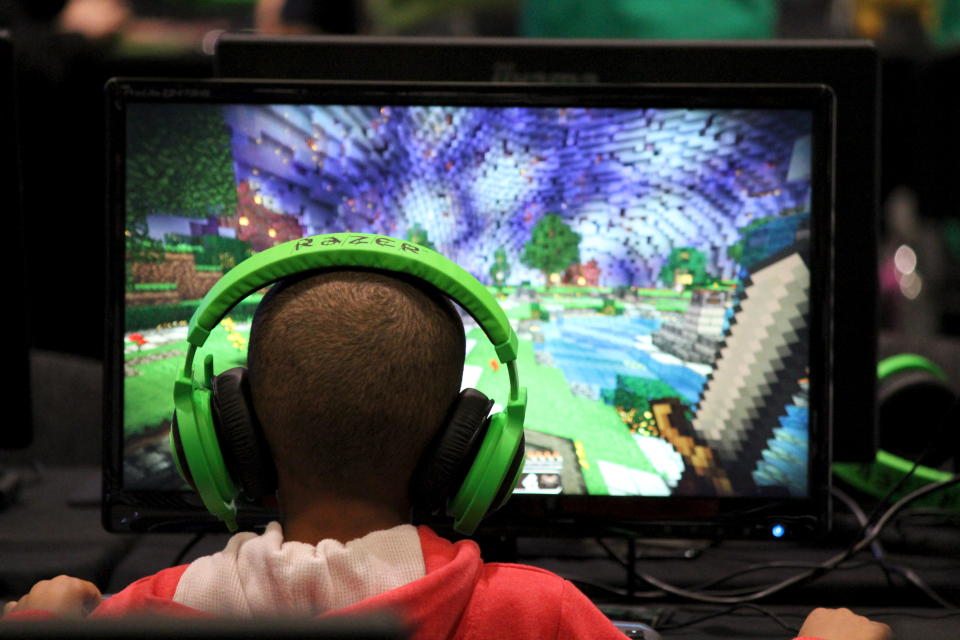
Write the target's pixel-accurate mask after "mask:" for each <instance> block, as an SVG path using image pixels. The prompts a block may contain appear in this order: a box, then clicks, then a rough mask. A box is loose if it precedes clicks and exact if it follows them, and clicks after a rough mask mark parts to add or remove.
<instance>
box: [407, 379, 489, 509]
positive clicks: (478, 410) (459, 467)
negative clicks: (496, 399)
mask: <svg viewBox="0 0 960 640" xmlns="http://www.w3.org/2000/svg"><path fill="white" fill-rule="evenodd" d="M491 408H493V401H492V400H490V399H489V398H487V396H485V395H484V394H482V393H481V392H479V391H477V390H476V389H464V390H463V391H461V392H460V395H459V396H457V399H456V400H455V401H454V403H453V405H452V406H451V408H450V412H449V414H448V415H447V420H446V422H445V424H444V426H443V427H442V428H441V429H440V431H439V432H438V433H437V436H436V437H435V438H434V440H433V442H432V443H431V444H430V445H429V446H428V447H427V450H426V451H425V452H424V454H423V456H422V457H421V459H420V464H419V465H418V467H417V469H418V470H417V473H416V474H415V476H414V480H413V483H412V487H411V495H412V499H413V503H414V504H415V505H417V506H418V507H422V508H424V509H427V510H428V511H429V512H431V513H433V512H436V511H437V510H439V509H440V508H441V507H443V506H444V505H445V504H446V502H447V500H448V499H449V498H450V497H452V496H453V495H454V494H455V493H456V492H457V490H458V489H459V488H460V485H461V484H462V483H463V479H464V478H465V477H466V475H467V472H468V471H469V470H470V465H471V464H473V461H474V460H475V459H476V457H477V451H479V449H480V444H481V443H482V442H483V435H484V433H485V432H486V430H487V426H488V424H489V421H488V420H487V416H488V415H489V414H490V409H491Z"/></svg>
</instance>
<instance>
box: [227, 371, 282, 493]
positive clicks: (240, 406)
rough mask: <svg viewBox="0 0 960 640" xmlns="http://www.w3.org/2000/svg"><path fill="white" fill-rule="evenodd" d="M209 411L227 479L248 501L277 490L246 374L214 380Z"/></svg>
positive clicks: (274, 473) (270, 460) (271, 464)
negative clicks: (236, 486)
mask: <svg viewBox="0 0 960 640" xmlns="http://www.w3.org/2000/svg"><path fill="white" fill-rule="evenodd" d="M211 386H212V389H213V393H212V397H211V401H210V404H211V410H212V412H213V423H214V427H215V429H216V431H217V439H218V440H219V441H220V447H221V450H222V453H223V459H224V462H225V463H226V465H227V470H228V472H229V473H230V476H231V477H232V478H234V479H235V480H236V482H237V483H238V484H239V485H240V488H241V490H242V491H243V493H244V495H245V496H246V497H247V498H248V499H250V500H260V499H261V498H263V497H264V496H268V495H271V494H272V493H274V492H275V491H276V490H277V470H276V467H275V465H274V462H273V457H272V456H271V454H270V447H269V445H268V444H267V441H266V438H264V436H263V429H262V428H261V427H260V422H259V420H257V416H256V413H254V410H253V402H252V400H251V396H250V385H249V382H248V381H247V370H246V369H245V368H244V367H236V368H234V369H228V370H227V371H224V372H223V373H221V374H220V375H218V376H216V377H215V378H213V380H212V382H211Z"/></svg>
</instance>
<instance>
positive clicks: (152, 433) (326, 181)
mask: <svg viewBox="0 0 960 640" xmlns="http://www.w3.org/2000/svg"><path fill="white" fill-rule="evenodd" d="M812 126H813V119H812V114H811V113H810V112H806V111H796V110H777V109H769V110H746V109H714V110H704V109H698V110H691V109H663V108H637V109H622V108H618V109H610V108H573V107H570V108H557V107H550V108H545V107H467V106H366V105H352V106H351V105H317V106H313V105H214V104H147V103H134V104H131V105H129V106H128V110H127V146H126V173H125V185H126V186H125V190H126V193H125V212H126V213H125V215H126V225H125V236H126V237H125V246H126V262H125V264H126V267H125V268H126V275H125V277H126V285H125V287H126V292H125V296H124V297H125V309H124V313H125V320H124V322H125V327H124V334H123V339H124V346H123V352H124V400H123V420H124V439H125V445H124V486H125V487H127V488H130V489H157V490H167V489H169V490H176V489H180V488H183V486H184V485H183V483H182V481H181V480H180V479H179V477H178V476H177V473H176V470H175V468H174V465H173V462H172V459H171V457H170V454H169V452H168V450H167V433H168V430H169V427H170V418H171V415H172V411H173V406H172V396H173V394H172V387H173V380H174V378H175V376H176V372H177V370H178V369H179V368H180V367H182V364H183V359H184V356H185V355H186V352H187V346H186V345H187V343H186V324H187V321H188V320H189V318H190V316H191V315H192V314H193V311H194V310H195V309H196V307H197V304H198V302H199V300H200V299H201V298H202V297H203V295H204V294H205V293H206V292H207V291H208V290H209V288H210V287H211V286H212V285H213V284H214V282H216V280H217V279H218V278H220V277H221V276H222V275H223V274H224V273H225V272H227V271H229V270H230V269H231V268H233V267H234V266H235V265H237V264H238V263H239V262H241V261H242V260H244V259H245V258H247V257H248V256H250V255H252V254H254V253H256V252H259V251H263V250H265V249H267V248H269V247H272V246H274V245H276V244H279V243H282V242H285V241H288V240H293V239H296V238H300V237H303V236H309V235H314V234H321V233H331V232H352V233H375V234H384V235H389V236H393V237H397V238H401V239H405V240H407V241H410V242H415V243H419V244H420V245H423V246H425V247H428V248H430V249H433V250H435V251H438V252H440V253H442V254H443V255H445V256H447V257H448V258H450V259H451V260H453V261H454V262H457V263H458V264H460V265H461V266H462V267H464V268H465V269H466V270H467V271H469V272H471V273H472V274H473V275H474V276H476V277H477V278H478V279H479V280H480V281H481V282H482V283H484V284H485V285H486V286H487V287H488V288H489V290H490V291H491V293H492V294H493V295H494V296H495V297H496V298H497V300H498V301H499V302H500V304H501V306H502V307H503V309H504V311H505V312H506V314H507V316H508V317H509V318H510V321H511V323H512V324H513V326H514V328H515V330H516V332H517V334H518V336H519V338H520V351H519V360H518V370H519V374H520V383H521V385H523V386H526V387H527V388H528V392H529V404H528V408H527V419H526V428H527V450H526V461H525V466H524V469H523V473H522V475H521V478H520V481H519V483H518V485H517V487H516V492H517V493H521V494H524V493H525V494H589V495H614V496H738V497H742V496H783V497H806V496H807V495H808V484H807V482H808V480H807V469H808V422H809V420H808V403H807V398H808V391H809V385H808V375H809V370H808V363H809V358H808V344H809V330H808V327H809V320H810V306H809V293H810V274H809V268H808V254H809V233H810V206H811V205H810V203H811V189H812V178H811V163H812V160H811V158H812V142H811V140H812ZM262 293H263V292H261V293H259V294H255V295H252V296H250V297H249V298H247V299H246V300H245V301H243V302H241V303H240V304H239V305H237V306H236V307H235V308H234V309H233V310H232V312H231V313H230V314H229V315H228V316H227V317H226V318H225V319H224V320H223V322H222V323H221V324H220V326H219V327H218V328H217V329H216V330H215V331H214V333H213V334H212V335H211V337H210V338H209V339H208V340H207V343H206V346H205V347H204V352H206V353H212V354H213V356H214V361H215V362H216V364H217V372H219V371H222V370H225V369H227V368H231V367H234V366H241V365H244V364H245V360H246V345H247V340H248V336H249V329H250V320H251V318H252V315H253V312H254V310H255V308H256V305H257V303H258V302H259V300H260V298H261V297H262ZM464 325H465V328H466V334H467V336H466V337H467V351H466V366H465V370H464V376H463V385H464V386H470V387H475V388H478V389H480V390H481V391H483V392H484V393H486V394H487V395H488V396H490V397H491V398H493V399H494V401H495V402H496V406H495V409H494V410H495V411H496V410H500V407H501V403H503V402H504V400H505V398H506V396H507V391H508V389H509V384H508V378H507V372H506V369H505V368H503V367H501V366H500V363H499V361H498V360H497V357H496V355H495V353H494V350H493V347H492V345H491V344H490V343H489V342H488V341H487V339H486V338H485V336H484V335H483V333H482V331H481V330H480V329H479V328H478V327H477V325H476V323H475V322H474V321H473V320H472V319H471V318H470V317H469V316H467V315H465V314H464Z"/></svg>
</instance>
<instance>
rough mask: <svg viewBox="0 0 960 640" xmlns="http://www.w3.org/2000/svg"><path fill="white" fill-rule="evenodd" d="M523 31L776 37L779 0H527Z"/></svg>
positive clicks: (557, 34) (567, 34)
mask: <svg viewBox="0 0 960 640" xmlns="http://www.w3.org/2000/svg"><path fill="white" fill-rule="evenodd" d="M522 11H523V13H522V15H521V25H520V30H521V33H522V34H523V35H525V36H530V37H536V38H647V39H711V38H717V39H739V38H772V37H774V35H775V29H776V24H777V3H776V1H775V0H525V2H524V3H523V9H522Z"/></svg>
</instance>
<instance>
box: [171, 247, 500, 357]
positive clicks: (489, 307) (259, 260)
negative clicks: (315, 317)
mask: <svg viewBox="0 0 960 640" xmlns="http://www.w3.org/2000/svg"><path fill="white" fill-rule="evenodd" d="M330 267H361V268H369V269H383V270H386V271H399V272H403V273H406V274H409V275H412V276H414V277H416V278H419V279H420V280H423V281H425V282H427V283H429V284H431V285H433V286H434V287H436V288H437V289H439V290H440V291H441V292H443V293H445V294H446V295H448V296H449V297H451V298H453V300H455V301H456V302H457V303H458V304H459V305H460V306H462V307H463V308H464V309H465V310H466V312H467V313H469V314H470V315H471V316H472V317H473V319H474V320H476V321H477V324H479V325H480V328H481V329H483V332H484V333H485V334H486V335H487V338H489V340H490V342H491V343H493V347H494V349H495V351H496V353H497V357H498V358H499V359H500V362H502V363H504V364H507V363H510V362H512V361H514V360H516V359H517V345H518V339H517V334H516V332H515V331H514V330H513V327H511V326H510V322H509V320H507V316H506V314H505V313H504V312H503V310H502V309H501V308H500V305H499V304H497V301H496V300H495V299H494V297H493V296H492V295H491V294H490V292H489V291H488V290H487V289H486V288H485V287H484V286H483V285H482V284H480V283H479V282H478V281H477V280H476V278H474V277H473V276H472V275H470V274H469V273H468V272H467V271H466V270H464V269H463V268H462V267H460V266H459V265H457V264H456V263H454V262H452V261H451V260H448V259H447V258H445V257H444V256H442V255H440V254H439V253H437V252H435V251H432V250H430V249H428V248H427V247H424V246H422V245H418V244H414V243H412V242H404V241H401V240H398V239H396V238H391V237H389V236H379V235H373V234H365V233H328V234H323V235H316V236H310V237H307V238H300V239H299V240H291V241H289V242H284V243H283V244H279V245H277V246H275V247H271V248H270V249H267V250H266V251H261V252H260V253H258V254H256V255H254V256H252V257H250V258H248V259H247V260H244V261H243V262H241V263H240V264H239V265H237V266H236V267H234V268H233V269H231V270H230V271H229V272H227V273H226V274H225V275H224V276H223V278H221V279H220V280H219V281H217V283H216V284H215V285H214V286H213V288H212V289H210V291H208V292H207V295H205V296H204V297H203V300H201V302H200V305H199V306H198V307H197V312H196V313H194V315H193V317H192V318H191V319H190V325H189V327H188V332H187V341H188V342H189V343H190V345H191V347H190V351H189V353H188V355H187V359H186V366H185V368H184V373H185V374H186V375H188V376H189V375H190V371H191V368H192V366H193V357H194V353H195V351H196V349H198V348H200V347H202V346H203V344H204V343H205V342H206V341H207V338H208V337H209V335H210V332H211V331H213V329H214V328H216V326H217V324H219V322H220V321H221V320H223V318H224V317H226V315H227V314H228V313H229V312H230V309H232V308H233V307H234V306H235V305H236V304H237V303H239V302H240V301H241V300H243V299H244V298H245V297H247V296H248V295H250V294H251V293H254V292H255V291H258V290H260V289H262V288H263V287H265V286H267V285H269V284H272V283H274V282H277V281H278V280H282V279H283V278H286V277H288V276H291V275H295V274H298V273H303V272H307V271H311V270H314V269H325V268H330Z"/></svg>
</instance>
